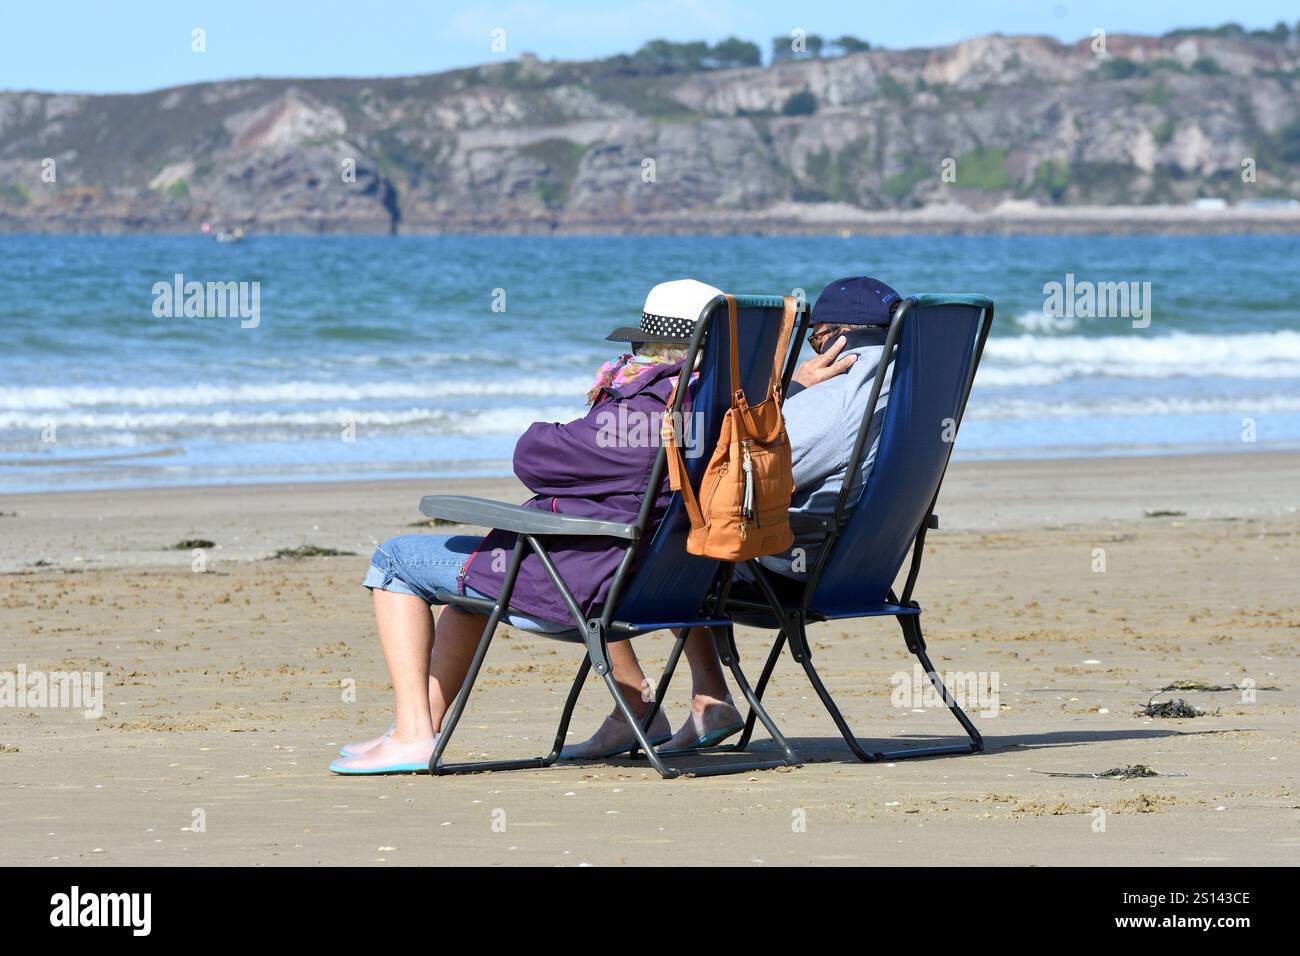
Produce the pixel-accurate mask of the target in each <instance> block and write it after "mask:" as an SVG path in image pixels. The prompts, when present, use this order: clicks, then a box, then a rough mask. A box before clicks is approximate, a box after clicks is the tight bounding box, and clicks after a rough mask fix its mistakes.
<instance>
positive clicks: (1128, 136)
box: [0, 35, 1300, 232]
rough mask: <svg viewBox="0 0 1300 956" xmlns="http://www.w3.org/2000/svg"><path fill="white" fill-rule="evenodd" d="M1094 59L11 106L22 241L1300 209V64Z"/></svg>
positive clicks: (187, 90)
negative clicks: (1254, 206)
mask: <svg viewBox="0 0 1300 956" xmlns="http://www.w3.org/2000/svg"><path fill="white" fill-rule="evenodd" d="M1094 46H1095V43H1094V41H1092V40H1083V41H1080V42H1079V43H1077V44H1073V45H1064V44H1061V43H1058V42H1057V41H1055V40H1052V39H1048V38H1042V37H1003V36H989V37H983V38H979V39H974V40H969V41H966V42H963V43H959V44H956V45H954V46H950V47H944V48H939V49H922V50H872V51H870V52H864V53H854V54H851V55H847V56H842V57H839V58H836V59H817V60H805V61H798V60H796V61H791V62H782V63H778V64H775V65H773V66H768V67H752V68H742V69H720V70H700V71H693V72H692V71H679V72H672V71H646V70H639V69H637V68H635V67H633V66H629V65H628V64H627V63H626V62H618V61H600V62H592V63H560V62H542V61H539V60H537V59H536V58H533V57H530V56H527V55H525V56H523V57H521V58H520V59H519V60H516V61H511V62H503V63H496V64H491V65H486V66H481V67H477V68H473V69H465V70H456V71H452V72H447V73H441V74H433V75H427V76H415V77H404V78H389V79H315V80H245V81H232V82H222V83H206V84H199V85H195V86H186V87H179V88H175V89H167V90H159V91H157V92H152V93H145V94H139V95H129V96H128V95H114V96H82V95H62V94H60V95H55V94H43V93H34V92H16V93H0V231H10V232H14V231H86V232H121V231H187V232H188V231H193V230H195V229H197V228H199V227H200V224H201V223H205V222H207V223H211V224H212V226H213V227H214V228H220V229H229V228H234V227H236V226H238V227H242V228H244V229H245V230H248V231H254V232H317V231H321V232H347V231H359V232H360V231H364V232H378V231H389V230H392V231H402V232H407V231H410V232H421V231H440V230H462V231H464V230H511V231H513V230H531V231H535V230H544V229H562V230H605V229H608V230H628V229H691V228H694V227H696V226H698V227H700V228H725V227H726V223H728V222H730V221H741V220H743V219H745V217H748V218H749V219H750V220H752V219H753V218H754V217H755V216H758V217H761V218H762V219H763V220H764V221H772V222H805V223H807V222H831V221H835V222H838V221H845V222H851V221H853V220H854V218H855V217H859V218H861V217H863V216H866V217H868V218H869V216H870V215H871V214H872V213H887V212H889V211H902V212H907V211H916V210H923V209H924V210H928V211H929V212H930V214H933V210H935V209H936V208H939V209H949V210H958V211H960V210H961V209H965V210H974V211H979V210H987V209H991V208H993V207H1000V208H1003V209H1005V208H1007V207H1008V205H1009V204H1011V205H1018V206H1019V207H1022V208H1031V209H1032V208H1034V207H1052V208H1060V209H1063V210H1065V209H1067V208H1068V207H1073V206H1080V205H1089V206H1097V205H1143V204H1166V205H1179V206H1183V205H1185V204H1186V203H1187V202H1188V201H1190V200H1192V199H1195V198H1198V197H1211V196H1213V197H1223V198H1226V199H1228V200H1230V201H1233V202H1239V201H1248V200H1252V201H1256V202H1258V201H1261V200H1264V201H1267V200H1268V199H1269V198H1270V197H1274V198H1277V197H1294V196H1300V96H1298V95H1297V92H1298V89H1300V46H1298V45H1297V44H1296V43H1295V42H1294V40H1292V41H1291V42H1281V43H1278V42H1266V41H1259V40H1252V39H1246V38H1225V37H1217V36H1213V35H1191V36H1170V37H1164V38H1153V37H1138V36H1111V37H1109V38H1107V40H1106V44H1105V46H1106V50H1105V52H1104V53H1099V52H1097V51H1096V50H1095V49H1094ZM1243 174H1245V175H1243Z"/></svg>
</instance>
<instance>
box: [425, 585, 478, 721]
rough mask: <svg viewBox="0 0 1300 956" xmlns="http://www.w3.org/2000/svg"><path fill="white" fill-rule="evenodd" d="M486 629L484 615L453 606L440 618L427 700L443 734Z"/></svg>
mask: <svg viewBox="0 0 1300 956" xmlns="http://www.w3.org/2000/svg"><path fill="white" fill-rule="evenodd" d="M486 625H487V618H486V617H484V616H483V615H481V614H475V613H473V612H472V611H463V610H461V609H460V608H458V607H453V606H451V605H448V606H447V607H445V608H443V609H442V613H441V614H439V615H438V638H437V640H435V641H434V642H433V660H431V661H430V662H429V693H428V697H427V698H426V700H427V703H428V707H429V714H430V719H431V720H432V723H433V728H434V729H435V730H442V718H443V717H444V716H445V715H446V713H447V711H448V709H449V708H450V707H451V702H452V701H453V700H455V699H456V695H457V694H459V693H460V685H461V684H463V683H465V675H466V674H467V673H469V665H470V662H471V661H472V660H473V659H474V651H475V650H476V649H477V648H478V642H479V641H480V640H482V639H483V628H484V627H485V626H486Z"/></svg>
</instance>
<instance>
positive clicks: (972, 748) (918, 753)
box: [790, 614, 984, 763]
mask: <svg viewBox="0 0 1300 956" xmlns="http://www.w3.org/2000/svg"><path fill="white" fill-rule="evenodd" d="M898 623H899V625H900V626H901V627H902V629H903V634H904V637H905V638H906V640H907V646H908V650H910V651H912V653H913V654H915V655H916V656H917V658H918V659H919V660H920V661H921V666H922V667H924V668H925V672H926V674H927V675H928V676H929V678H930V681H931V682H932V683H933V684H934V686H935V689H936V690H937V691H939V694H940V696H941V697H942V698H943V700H944V701H945V703H947V705H948V708H949V709H950V710H951V711H952V713H953V716H955V717H956V718H957V721H958V723H960V724H961V726H962V729H963V730H965V731H966V733H967V734H968V735H969V736H970V738H971V741H970V743H965V744H940V745H938V746H935V747H903V748H901V749H898V750H880V751H876V752H874V753H870V752H868V751H866V750H864V749H863V748H862V745H861V744H859V743H858V739H857V736H856V735H855V734H854V733H853V731H852V730H851V729H850V728H849V725H848V722H847V721H845V719H844V715H843V714H842V713H840V709H839V707H837V706H836V705H835V701H834V699H833V698H832V697H831V695H830V692H829V691H828V690H827V689H826V685H825V684H823V683H822V679H821V676H820V675H819V674H818V673H817V669H816V668H815V667H814V666H813V663H812V651H811V649H810V648H809V647H808V643H807V637H806V635H805V634H804V631H803V622H802V621H800V622H799V625H798V627H797V629H796V630H797V632H798V634H799V638H798V640H797V641H796V640H795V638H794V637H793V636H792V637H791V643H790V649H791V652H792V653H793V654H794V655H795V659H796V660H799V658H802V660H800V663H801V664H803V669H804V671H805V672H806V673H807V674H808V679H809V681H811V682H812V685H813V688H814V689H815V690H816V691H817V696H818V697H820V698H821V700H822V704H823V705H825V707H826V710H827V712H828V713H829V714H830V715H831V719H832V720H834V721H835V726H836V727H838V728H839V731H840V735H841V736H842V737H843V738H844V742H845V743H847V744H848V745H849V749H850V750H852V751H853V754H854V756H856V757H857V758H858V759H859V760H861V761H863V762H866V763H877V762H879V761H882V760H911V759H915V758H917V757H939V756H944V755H948V754H967V753H977V752H979V751H981V750H983V749H984V740H983V738H982V737H980V735H979V732H978V731H977V730H976V729H975V726H974V724H972V723H971V722H970V719H969V718H968V717H967V716H966V714H965V713H964V712H963V711H962V709H961V708H960V707H959V706H958V705H957V701H956V700H954V699H953V697H952V695H951V694H949V693H948V689H947V688H946V687H945V686H944V684H943V681H942V679H941V678H940V677H939V674H938V672H937V671H936V670H935V669H934V665H933V664H932V663H931V662H930V658H929V656H928V655H927V654H926V653H925V641H924V639H923V638H922V636H921V624H920V622H919V621H917V620H916V615H915V614H900V615H899V616H898Z"/></svg>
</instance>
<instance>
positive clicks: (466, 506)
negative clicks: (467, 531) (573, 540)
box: [420, 495, 641, 541]
mask: <svg viewBox="0 0 1300 956" xmlns="http://www.w3.org/2000/svg"><path fill="white" fill-rule="evenodd" d="M420 513H421V514H424V515H427V516H428V517H430V518H442V519H444V520H446V521H455V522H457V523H458V524H472V525H479V526H480V527H484V528H500V529H501V530H502V531H514V532H515V533H517V534H571V535H606V536H608V537H611V538H626V539H628V540H629V541H635V540H637V539H638V538H639V537H641V530H640V529H639V528H638V527H637V526H636V525H634V524H624V523H623V522H621V521H598V520H596V519H595V518H578V517H575V516H573V515H562V514H556V513H554V512H551V511H538V510H537V509H536V508H524V507H521V506H520V505H511V504H506V503H505V502H504V501H492V500H490V499H488V498H472V497H470V496H468V495H425V496H424V497H423V498H421V499H420Z"/></svg>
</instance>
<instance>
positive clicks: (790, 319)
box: [767, 295, 799, 398]
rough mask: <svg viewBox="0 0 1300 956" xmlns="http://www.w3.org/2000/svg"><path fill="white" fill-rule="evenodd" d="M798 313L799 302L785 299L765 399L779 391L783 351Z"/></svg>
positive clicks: (789, 296) (783, 357) (788, 341)
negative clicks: (779, 332)
mask: <svg viewBox="0 0 1300 956" xmlns="http://www.w3.org/2000/svg"><path fill="white" fill-rule="evenodd" d="M798 311H799V302H798V300H797V299H796V298H795V297H794V296H792V295H787V296H786V297H785V307H784V309H783V310H782V312H781V334H780V335H779V336H778V337H777V340H776V352H775V354H773V356H772V375H771V377H770V378H769V379H768V380H767V397H768V398H771V397H772V395H773V393H778V394H779V393H780V391H781V373H782V372H784V371H785V350H786V349H787V348H788V347H789V345H790V333H792V332H793V331H794V317H795V314H796V313H797V312H798Z"/></svg>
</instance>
